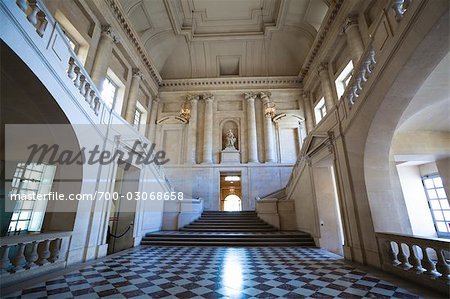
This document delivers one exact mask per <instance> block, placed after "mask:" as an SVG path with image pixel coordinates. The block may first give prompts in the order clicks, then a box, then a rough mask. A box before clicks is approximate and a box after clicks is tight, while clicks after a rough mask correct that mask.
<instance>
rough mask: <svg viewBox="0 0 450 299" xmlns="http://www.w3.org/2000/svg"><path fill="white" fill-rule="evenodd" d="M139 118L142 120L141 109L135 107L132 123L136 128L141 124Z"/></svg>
mask: <svg viewBox="0 0 450 299" xmlns="http://www.w3.org/2000/svg"><path fill="white" fill-rule="evenodd" d="M141 120H142V111H141V110H139V108H136V110H135V111H134V122H133V125H134V126H135V127H136V128H138V129H139V125H140V124H141Z"/></svg>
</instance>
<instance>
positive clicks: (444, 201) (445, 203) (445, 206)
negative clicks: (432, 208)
mask: <svg viewBox="0 0 450 299" xmlns="http://www.w3.org/2000/svg"><path fill="white" fill-rule="evenodd" d="M439 202H440V203H441V208H442V209H444V210H449V209H450V205H449V204H448V199H441V200H439Z"/></svg>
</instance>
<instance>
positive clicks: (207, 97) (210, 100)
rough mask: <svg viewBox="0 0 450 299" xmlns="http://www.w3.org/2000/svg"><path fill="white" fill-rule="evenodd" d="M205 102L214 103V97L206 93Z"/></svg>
mask: <svg viewBox="0 0 450 299" xmlns="http://www.w3.org/2000/svg"><path fill="white" fill-rule="evenodd" d="M203 100H205V102H212V101H214V95H212V94H210V93H205V94H204V95H203Z"/></svg>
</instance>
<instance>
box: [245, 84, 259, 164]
mask: <svg viewBox="0 0 450 299" xmlns="http://www.w3.org/2000/svg"><path fill="white" fill-rule="evenodd" d="M244 97H245V100H246V102H247V142H248V159H247V162H248V163H258V147H257V140H256V115H255V99H256V97H257V94H255V93H253V92H247V93H245V94H244Z"/></svg>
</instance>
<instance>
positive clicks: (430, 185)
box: [423, 179, 434, 189]
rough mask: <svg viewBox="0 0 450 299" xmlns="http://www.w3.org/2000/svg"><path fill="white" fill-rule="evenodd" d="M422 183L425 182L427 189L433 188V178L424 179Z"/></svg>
mask: <svg viewBox="0 0 450 299" xmlns="http://www.w3.org/2000/svg"><path fill="white" fill-rule="evenodd" d="M423 183H424V184H425V188H427V189H431V188H434V185H433V179H426V180H424V181H423Z"/></svg>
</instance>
